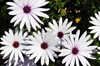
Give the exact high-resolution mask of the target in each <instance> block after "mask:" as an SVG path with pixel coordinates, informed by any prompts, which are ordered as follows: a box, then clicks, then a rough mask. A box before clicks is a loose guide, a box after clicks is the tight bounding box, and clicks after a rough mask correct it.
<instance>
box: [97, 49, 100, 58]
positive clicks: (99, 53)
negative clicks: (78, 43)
mask: <svg viewBox="0 0 100 66" xmlns="http://www.w3.org/2000/svg"><path fill="white" fill-rule="evenodd" d="M98 49H99V50H100V47H98ZM97 53H98V54H100V51H99V52H97ZM99 60H100V58H99Z"/></svg>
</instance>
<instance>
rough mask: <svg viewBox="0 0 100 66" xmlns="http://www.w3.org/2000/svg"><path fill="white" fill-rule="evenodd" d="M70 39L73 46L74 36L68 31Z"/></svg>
mask: <svg viewBox="0 0 100 66" xmlns="http://www.w3.org/2000/svg"><path fill="white" fill-rule="evenodd" d="M70 40H71V43H72V45H73V46H74V45H75V42H74V37H73V36H72V33H70Z"/></svg>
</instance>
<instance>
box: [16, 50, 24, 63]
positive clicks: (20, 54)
mask: <svg viewBox="0 0 100 66" xmlns="http://www.w3.org/2000/svg"><path fill="white" fill-rule="evenodd" d="M17 52H18V55H19V57H20V59H21V61H22V62H24V58H23V55H22V53H21V51H20V50H18V51H17Z"/></svg>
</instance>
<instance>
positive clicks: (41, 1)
mask: <svg viewBox="0 0 100 66" xmlns="http://www.w3.org/2000/svg"><path fill="white" fill-rule="evenodd" d="M13 1H14V2H7V3H6V4H7V5H10V6H11V7H9V8H8V9H11V10H13V11H10V12H9V15H15V16H14V17H13V18H12V19H11V23H12V22H15V24H14V26H16V25H17V24H18V23H19V22H21V24H20V29H22V28H23V26H24V24H25V23H26V27H27V29H28V31H29V32H30V24H31V25H32V27H33V28H34V29H35V30H36V26H37V27H39V28H40V25H39V24H38V22H39V23H41V24H43V23H42V21H41V20H40V19H39V18H38V17H37V16H40V17H45V18H49V16H48V15H46V14H45V13H43V12H44V11H48V10H49V9H48V8H40V7H41V6H44V5H46V4H48V3H49V2H48V1H46V2H45V0H13Z"/></svg>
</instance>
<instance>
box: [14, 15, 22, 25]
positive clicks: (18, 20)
mask: <svg viewBox="0 0 100 66" xmlns="http://www.w3.org/2000/svg"><path fill="white" fill-rule="evenodd" d="M23 16H24V15H23V14H21V16H20V18H18V19H17V20H16V22H15V24H14V27H15V26H16V25H17V24H18V23H19V22H20V21H21V20H22V18H23Z"/></svg>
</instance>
